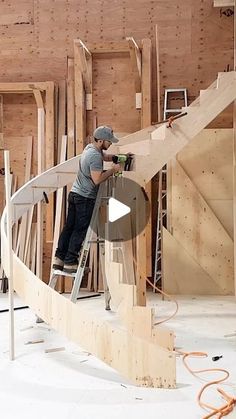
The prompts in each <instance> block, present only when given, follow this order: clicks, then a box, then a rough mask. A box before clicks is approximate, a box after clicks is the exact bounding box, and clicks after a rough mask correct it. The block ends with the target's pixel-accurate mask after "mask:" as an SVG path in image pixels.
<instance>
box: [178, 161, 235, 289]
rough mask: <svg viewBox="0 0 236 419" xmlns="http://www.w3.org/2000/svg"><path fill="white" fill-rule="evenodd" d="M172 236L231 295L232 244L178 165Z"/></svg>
mask: <svg viewBox="0 0 236 419" xmlns="http://www.w3.org/2000/svg"><path fill="white" fill-rule="evenodd" d="M171 224H172V233H173V236H174V237H175V239H176V240H177V241H179V242H180V243H181V245H182V246H183V248H184V249H185V250H186V251H187V252H188V253H189V254H190V255H191V256H192V258H193V259H195V260H196V261H197V263H198V264H199V265H200V266H201V267H202V268H203V269H204V271H205V272H207V274H208V275H209V276H210V277H211V278H212V279H214V281H216V282H217V284H219V286H220V288H221V289H222V290H223V291H224V293H229V294H230V293H232V292H233V241H232V239H231V238H230V237H229V235H228V233H227V232H226V230H225V229H224V227H223V226H222V224H221V223H220V222H219V220H218V219H217V218H216V216H215V215H214V213H213V211H212V210H211V209H210V207H209V206H208V204H207V202H206V201H205V200H204V199H203V197H202V196H201V194H200V193H199V191H198V190H197V188H196V186H194V184H193V183H192V181H191V179H190V178H189V177H188V176H187V174H186V173H185V172H184V170H183V169H182V167H181V166H180V164H179V163H178V162H175V167H174V168H173V170H172V223H171Z"/></svg>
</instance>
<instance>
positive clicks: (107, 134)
mask: <svg viewBox="0 0 236 419" xmlns="http://www.w3.org/2000/svg"><path fill="white" fill-rule="evenodd" d="M93 137H94V139H93V142H92V143H91V144H88V145H87V146H86V147H85V149H84V151H83V153H82V155H81V158H80V161H79V171H78V174H77V177H76V180H75V182H74V183H73V186H72V189H71V192H70V193H69V196H68V203H69V205H68V214H67V219H66V224H65V226H64V228H63V230H62V232H61V235H60V237H59V241H58V247H57V249H56V253H55V257H54V261H53V269H60V270H62V269H63V271H64V272H67V273H75V272H76V271H77V268H78V254H79V251H80V248H81V245H82V243H83V241H84V238H85V236H86V232H87V229H88V227H89V223H90V220H91V217H92V213H93V208H94V204H95V200H96V195H97V192H98V188H99V185H100V183H102V182H104V181H105V180H107V179H108V178H109V177H110V176H112V175H113V174H114V173H116V172H119V171H120V170H121V167H120V165H119V164H113V165H112V168H111V169H109V170H107V171H105V172H103V161H112V154H106V153H104V151H106V150H108V148H109V147H110V145H111V144H112V143H113V144H114V143H117V142H118V138H116V137H115V136H114V134H113V130H112V128H110V127H107V126H100V127H98V128H96V129H95V131H94V133H93Z"/></svg>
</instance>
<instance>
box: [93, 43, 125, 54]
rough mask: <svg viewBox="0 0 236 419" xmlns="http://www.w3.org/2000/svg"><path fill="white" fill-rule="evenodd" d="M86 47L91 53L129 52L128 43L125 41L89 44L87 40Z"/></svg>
mask: <svg viewBox="0 0 236 419" xmlns="http://www.w3.org/2000/svg"><path fill="white" fill-rule="evenodd" d="M87 47H88V49H89V51H90V52H91V53H92V54H107V53H129V45H128V44H127V42H126V41H120V42H101V43H91V44H90V43H89V42H88V43H87Z"/></svg>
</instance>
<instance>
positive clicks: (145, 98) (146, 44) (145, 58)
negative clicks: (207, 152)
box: [141, 39, 152, 287]
mask: <svg viewBox="0 0 236 419" xmlns="http://www.w3.org/2000/svg"><path fill="white" fill-rule="evenodd" d="M151 50H152V44H151V40H150V39H143V40H142V113H141V128H146V127H148V126H150V125H151V120H152V89H151V83H152V79H151V53H152V51H151ZM151 184H152V183H151V181H150V182H149V183H148V184H147V185H145V190H146V193H147V195H148V198H149V201H150V204H151ZM142 240H146V245H145V246H146V250H144V247H143V246H141V247H142V248H143V252H145V253H146V262H145V264H146V275H145V278H146V276H151V275H152V216H151V213H150V217H149V221H148V223H147V226H146V232H145V236H144V235H143V236H142ZM145 278H144V279H143V280H144V281H146V280H145ZM145 287H146V285H145Z"/></svg>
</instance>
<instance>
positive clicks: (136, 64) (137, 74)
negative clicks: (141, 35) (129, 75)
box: [126, 37, 142, 93]
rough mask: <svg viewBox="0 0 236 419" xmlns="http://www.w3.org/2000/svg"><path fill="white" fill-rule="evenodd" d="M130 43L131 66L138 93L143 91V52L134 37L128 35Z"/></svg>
mask: <svg viewBox="0 0 236 419" xmlns="http://www.w3.org/2000/svg"><path fill="white" fill-rule="evenodd" d="M126 40H127V41H128V45H129V53H130V59H131V67H132V72H133V75H134V83H135V91H136V93H140V92H141V76H142V68H141V66H142V63H141V53H140V49H139V47H138V45H137V43H136V42H135V40H134V38H133V37H127V38H126Z"/></svg>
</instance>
